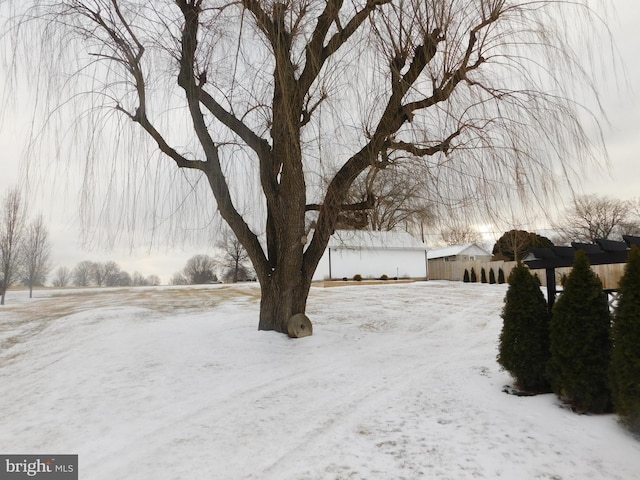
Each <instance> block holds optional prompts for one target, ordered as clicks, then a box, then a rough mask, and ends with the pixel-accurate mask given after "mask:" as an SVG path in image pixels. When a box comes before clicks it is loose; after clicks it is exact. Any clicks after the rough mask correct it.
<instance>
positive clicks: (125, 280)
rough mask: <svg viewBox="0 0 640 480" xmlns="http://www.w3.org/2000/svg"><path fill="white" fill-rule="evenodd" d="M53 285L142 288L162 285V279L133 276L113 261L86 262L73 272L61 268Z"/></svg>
mask: <svg viewBox="0 0 640 480" xmlns="http://www.w3.org/2000/svg"><path fill="white" fill-rule="evenodd" d="M51 283H52V285H53V286H54V287H68V286H74V287H142V286H155V285H160V277H158V276H157V275H149V276H144V275H142V274H141V273H139V272H133V275H131V274H129V272H126V271H124V270H122V269H121V268H120V265H118V264H117V263H116V262H113V261H108V262H91V261H89V260H84V261H82V262H80V263H78V264H77V265H76V266H75V267H74V268H73V269H72V270H70V269H69V268H67V267H64V266H63V267H59V268H58V269H57V270H56V272H55V274H54V277H53V280H52V282H51Z"/></svg>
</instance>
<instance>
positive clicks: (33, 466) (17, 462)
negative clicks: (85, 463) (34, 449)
mask: <svg viewBox="0 0 640 480" xmlns="http://www.w3.org/2000/svg"><path fill="white" fill-rule="evenodd" d="M21 478H27V479H36V480H37V479H46V480H78V455H0V480H18V479H21Z"/></svg>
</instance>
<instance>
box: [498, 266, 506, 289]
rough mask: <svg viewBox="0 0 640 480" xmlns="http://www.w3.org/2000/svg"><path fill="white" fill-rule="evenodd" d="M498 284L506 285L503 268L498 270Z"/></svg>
mask: <svg viewBox="0 0 640 480" xmlns="http://www.w3.org/2000/svg"><path fill="white" fill-rule="evenodd" d="M498 283H499V284H500V285H502V284H503V283H505V279H504V270H503V269H502V268H499V269H498Z"/></svg>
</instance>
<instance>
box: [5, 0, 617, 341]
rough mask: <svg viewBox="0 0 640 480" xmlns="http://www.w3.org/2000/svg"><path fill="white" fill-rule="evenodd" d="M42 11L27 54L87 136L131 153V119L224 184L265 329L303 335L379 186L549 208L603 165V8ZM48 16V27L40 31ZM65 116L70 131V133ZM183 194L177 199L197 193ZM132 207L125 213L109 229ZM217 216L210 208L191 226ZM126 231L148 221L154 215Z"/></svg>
mask: <svg viewBox="0 0 640 480" xmlns="http://www.w3.org/2000/svg"><path fill="white" fill-rule="evenodd" d="M603 3H604V2H603ZM30 4H32V5H33V6H32V7H31V8H29V10H28V12H27V14H26V16H22V17H20V16H19V15H14V16H13V18H14V19H16V18H17V19H18V20H17V21H16V22H15V27H16V31H18V32H21V31H24V32H26V33H27V37H23V38H24V40H23V43H24V44H26V45H29V44H30V47H29V48H26V47H25V49H24V51H25V55H26V52H28V53H29V55H28V58H27V60H28V59H31V58H36V57H37V60H36V62H37V64H32V65H33V69H32V71H31V72H34V71H36V72H40V73H41V74H44V73H46V74H47V76H48V77H47V78H49V79H51V78H53V77H51V75H54V76H56V75H57V78H60V79H62V80H60V82H59V83H58V84H57V87H58V88H48V89H44V90H43V91H46V92H47V94H48V92H69V95H68V96H67V97H66V98H67V99H68V100H69V103H64V105H73V104H74V103H75V106H76V107H75V108H76V110H75V111H76V113H78V109H80V111H83V112H86V114H85V115H78V117H79V118H80V117H81V119H82V122H90V121H91V120H92V119H93V121H94V122H95V123H96V124H97V125H94V126H92V127H91V128H90V129H89V127H87V130H88V133H87V136H88V137H89V138H90V139H91V140H92V141H95V138H96V136H97V135H98V134H99V133H100V132H102V133H103V134H105V135H113V136H114V137H113V148H116V147H117V144H119V143H120V142H123V141H125V140H126V136H120V137H116V136H115V135H117V132H122V131H124V130H122V128H123V127H122V124H119V128H121V129H120V130H118V129H116V128H114V127H113V126H110V125H113V124H109V123H108V121H107V120H110V119H112V118H114V117H116V115H113V113H114V112H115V113H116V114H119V119H120V120H122V119H128V120H130V121H131V122H133V124H137V127H138V128H139V129H141V131H142V132H144V133H145V134H146V135H147V139H148V140H149V141H150V142H151V143H152V144H153V145H154V146H155V147H156V148H157V149H158V150H159V151H161V152H162V153H163V154H164V155H165V156H166V158H168V159H170V160H171V161H172V162H173V163H174V165H175V167H177V168H178V169H179V170H180V171H181V172H183V175H182V178H184V179H185V180H186V182H188V184H189V185H190V186H193V185H195V184H196V183H197V182H198V177H197V176H195V175H190V174H188V172H197V173H198V174H199V175H201V176H200V177H199V178H203V179H204V180H205V181H206V183H207V184H208V186H209V187H210V192H211V193H212V194H213V197H214V200H215V207H217V210H218V211H219V213H220V215H221V216H222V218H223V219H224V220H225V221H226V222H227V223H228V225H229V226H230V228H231V229H232V231H233V232H234V234H235V235H236V237H237V238H238V240H239V241H240V242H241V243H242V245H243V246H244V248H245V249H246V251H247V253H248V255H249V257H250V259H251V262H252V264H253V266H254V268H255V271H256V274H257V277H258V280H259V282H260V287H261V293H262V296H261V304H260V320H259V328H260V329H266V330H277V331H280V332H286V331H287V321H288V319H289V318H290V317H291V316H292V315H294V314H297V313H303V312H304V311H305V308H306V302H307V297H308V294H309V289H310V285H311V279H312V276H313V273H314V270H315V269H316V266H317V265H318V262H319V261H320V258H321V256H322V254H323V252H324V250H325V248H326V246H327V242H328V240H329V237H330V235H331V234H332V232H333V231H334V229H335V227H336V223H337V221H338V219H339V217H340V215H341V213H343V212H345V211H354V210H357V209H366V208H368V207H369V206H370V204H371V202H370V201H364V202H358V204H353V203H349V201H348V200H347V194H348V191H349V189H350V187H351V185H352V183H353V182H354V180H355V179H356V178H358V176H360V175H361V174H363V173H365V172H367V171H369V170H372V169H380V168H385V167H387V166H388V165H390V164H393V163H398V162H403V161H408V160H411V161H412V162H414V164H415V165H417V167H416V169H415V175H416V176H420V177H421V178H423V179H424V181H425V182H426V183H427V186H428V187H429V188H430V189H431V190H432V191H433V192H434V195H438V196H441V197H442V198H447V197H448V196H450V195H454V196H458V197H460V199H462V200H464V201H470V200H471V201H472V202H473V203H474V204H475V205H485V204H489V203H491V201H492V199H494V198H498V197H499V198H500V201H501V202H505V201H511V200H508V199H514V198H521V197H527V196H531V195H532V194H535V195H539V196H541V197H542V196H544V194H545V193H548V192H549V190H550V188H551V187H552V185H553V179H554V178H555V177H554V174H555V173H556V172H558V171H561V173H562V175H561V176H562V177H563V178H567V177H569V178H570V177H571V176H572V169H571V167H572V165H578V164H579V163H576V160H577V159H578V158H582V159H584V157H585V155H589V152H593V149H588V148H584V146H585V145H588V144H590V143H591V139H592V138H593V136H591V135H588V134H587V133H586V131H585V129H584V128H583V124H582V123H581V121H582V120H584V119H591V120H593V117H589V116H588V115H583V114H582V113H583V112H580V107H579V105H580V103H578V102H574V101H573V100H572V99H578V100H579V101H580V102H587V101H588V100H586V99H585V96H584V95H582V93H583V92H585V91H586V94H585V95H591V94H593V93H594V92H595V89H590V88H591V87H593V85H592V81H591V80H590V79H591V78H592V75H591V74H592V73H593V72H592V70H591V68H592V66H591V65H590V64H589V61H590V59H592V58H595V56H589V55H588V54H587V53H588V49H589V46H590V42H598V41H600V38H599V37H598V35H594V33H596V32H598V31H603V30H605V29H602V28H599V27H601V26H602V25H599V24H598V22H599V21H600V20H599V19H600V16H599V15H598V13H599V12H595V13H593V12H592V11H591V9H592V8H595V6H594V2H592V1H588V0H575V1H559V0H541V1H535V2H531V1H529V0H527V1H524V0H522V1H520V0H508V1H507V0H350V1H348V2H345V1H344V0H282V1H277V0H275V1H274V0H239V1H225V0H210V1H209V0H175V1H168V0H165V1H156V2H139V1H133V0H61V1H52V0H46V1H45V0H33V1H32V2H31V3H30ZM14 8H18V7H17V6H14ZM569 18H570V19H571V22H570V23H568V22H567V21H566V19H569ZM32 19H35V20H34V21H35V22H36V27H37V28H25V23H26V22H27V21H29V20H32ZM581 26H582V27H584V28H582V29H581ZM581 33H584V35H581ZM38 36H40V40H41V41H40V43H39V44H38V45H34V41H33V40H34V39H35V38H37V37H38ZM20 45H22V43H20V41H18V43H17V50H16V51H17V52H18V56H20V52H21V50H20ZM37 47H39V48H40V50H41V51H42V52H43V54H42V55H41V56H38V55H35V52H36V51H37ZM52 50H53V51H52ZM583 53H584V55H583ZM52 60H53V61H52ZM593 77H595V75H593ZM87 79H88V80H87ZM49 86H50V85H49ZM74 86H75V87H77V89H72V87H74ZM78 93H85V94H86V95H85V96H84V97H83V96H82V95H77V94H78ZM78 102H80V103H78ZM83 108H84V110H83ZM61 111H62V110H56V111H55V113H56V115H57V117H56V116H54V118H61V119H62V121H65V119H66V120H68V117H63V116H62V115H61V114H60V112H61ZM100 111H102V112H104V113H103V114H102V115H100V114H99V112H100ZM47 118H51V117H47ZM76 125H79V126H77V127H76V128H78V129H82V128H83V125H82V124H81V122H78V123H77V124H76ZM82 137H83V135H78V134H76V135H74V136H73V138H74V139H75V141H76V142H78V141H80V140H79V139H81V138H82ZM135 141H136V142H137V144H140V143H141V142H140V141H139V139H135ZM93 145H94V148H93V149H92V150H91V152H92V153H93V154H94V155H86V157H85V158H89V160H88V162H87V171H89V172H90V173H92V172H94V174H95V176H94V177H93V179H92V180H91V181H90V182H89V187H91V188H87V189H86V190H87V191H93V187H94V186H95V185H100V181H101V180H102V181H104V182H107V183H109V180H108V179H104V178H101V177H100V175H99V174H98V173H95V172H98V170H99V168H100V166H101V164H100V163H99V162H105V161H107V160H105V157H104V156H101V155H100V154H99V153H101V152H98V150H101V149H98V148H95V143H94V144H93ZM102 146H106V147H109V142H104V143H103V144H102ZM76 148H78V147H76ZM106 150H108V148H107V149H106ZM96 152H98V153H96ZM598 153H600V152H598ZM115 157H116V155H114V156H113V157H108V158H109V159H110V160H109V161H114V162H115V161H116V160H114V158H115ZM121 157H122V155H121ZM124 157H125V158H126V160H125V159H121V160H120V161H122V162H123V163H121V164H119V165H122V167H118V168H114V169H113V170H112V172H116V173H117V170H118V169H119V168H122V169H123V170H124V171H125V172H131V171H132V170H131V169H133V168H135V167H134V165H135V164H136V162H138V164H142V165H145V166H148V165H149V164H150V163H151V159H150V157H149V156H148V155H143V154H142V152H140V153H139V155H135V154H134V153H130V154H129V155H125V156H124ZM92 158H93V162H92ZM125 175H127V173H125ZM151 177H152V176H151ZM327 177H328V178H330V181H329V182H328V184H326V185H325V184H324V183H323V179H325V178H327ZM126 178H127V179H129V178H130V177H126ZM179 181H180V177H179V176H173V177H172V178H171V182H172V183H173V184H174V185H173V186H171V185H169V186H167V187H166V188H169V189H171V188H176V191H177V188H178V184H179ZM113 184H117V183H116V182H110V183H109V185H113ZM127 188H128V189H129V190H130V191H131V192H133V193H131V195H132V197H134V196H135V195H136V193H137V192H136V191H135V188H131V187H130V186H129V185H128V184H127ZM257 193H259V195H257ZM374 195H375V192H374ZM157 196H162V195H161V194H158V195H157ZM117 199H118V197H117V196H116V195H111V196H109V195H108V196H107V200H105V204H106V205H108V206H110V208H108V209H103V210H102V214H103V216H104V217H105V218H106V219H107V220H106V221H107V223H109V222H111V221H112V220H114V217H113V216H114V215H118V213H117V212H118V211H119V210H118V209H117V208H115V205H114V203H113V201H114V200H117ZM87 203H89V202H87ZM123 204H127V202H123ZM208 208H209V207H203V206H202V204H198V205H197V207H193V210H192V212H191V215H194V216H197V215H198V212H200V211H202V210H206V209H208ZM210 208H211V209H212V210H213V208H214V206H213V204H211V207H210ZM115 219H116V220H117V218H115ZM120 220H121V221H122V222H123V223H125V224H126V227H128V226H129V225H133V224H134V223H135V220H136V219H135V218H133V215H132V216H131V217H126V218H124V219H122V218H121V219H120ZM312 221H313V222H315V228H314V229H313V231H312V233H311V234H310V235H309V231H308V230H307V229H306V227H308V225H309V224H310V223H311V222H312Z"/></svg>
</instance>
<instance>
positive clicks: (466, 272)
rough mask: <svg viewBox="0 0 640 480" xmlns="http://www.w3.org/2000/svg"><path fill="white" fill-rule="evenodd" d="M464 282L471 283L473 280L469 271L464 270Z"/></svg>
mask: <svg viewBox="0 0 640 480" xmlns="http://www.w3.org/2000/svg"><path fill="white" fill-rule="evenodd" d="M462 281H463V282H465V283H469V282H470V281H471V280H470V279H469V270H467V269H466V268H465V269H464V276H463V277H462Z"/></svg>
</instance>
